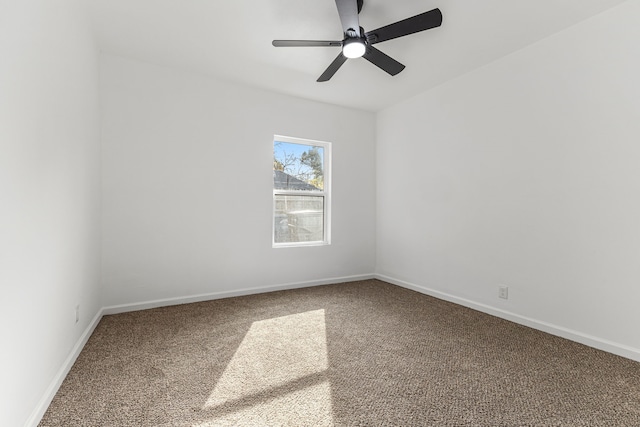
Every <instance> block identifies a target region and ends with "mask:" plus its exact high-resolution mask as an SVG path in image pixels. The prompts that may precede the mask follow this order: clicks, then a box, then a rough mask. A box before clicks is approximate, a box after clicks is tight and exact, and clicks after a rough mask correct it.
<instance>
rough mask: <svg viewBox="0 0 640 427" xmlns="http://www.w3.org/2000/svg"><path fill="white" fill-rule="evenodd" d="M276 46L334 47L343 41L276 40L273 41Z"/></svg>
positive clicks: (340, 44)
mask: <svg viewBox="0 0 640 427" xmlns="http://www.w3.org/2000/svg"><path fill="white" fill-rule="evenodd" d="M271 44H273V45H274V46H275V47H314V46H319V47H325V46H327V47H332V46H337V47H340V46H342V42H341V41H330V40H274V41H273V42H271Z"/></svg>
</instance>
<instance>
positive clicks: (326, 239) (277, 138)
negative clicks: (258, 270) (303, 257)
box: [271, 135, 331, 248]
mask: <svg viewBox="0 0 640 427" xmlns="http://www.w3.org/2000/svg"><path fill="white" fill-rule="evenodd" d="M276 142H286V143H290V144H299V145H309V146H316V147H322V149H323V150H324V156H323V157H324V164H323V171H322V173H323V181H324V182H323V184H324V185H323V190H322V191H296V190H277V189H275V188H273V175H272V177H271V188H273V205H272V207H271V244H272V247H273V248H291V247H304V246H326V245H330V244H331V143H330V142H325V141H316V140H313V139H304V138H295V137H291V136H283V135H274V136H273V141H272V142H271V144H272V146H273V144H275V143H276ZM271 156H272V159H271V161H272V163H273V153H272V155H271ZM279 195H284V196H312V197H323V198H324V203H323V232H324V236H323V240H316V241H311V242H284V243H276V241H275V236H276V230H275V220H276V196H279Z"/></svg>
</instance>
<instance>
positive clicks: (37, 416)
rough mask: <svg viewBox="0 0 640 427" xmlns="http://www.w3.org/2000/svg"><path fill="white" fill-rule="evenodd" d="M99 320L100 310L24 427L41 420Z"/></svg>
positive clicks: (32, 426)
mask: <svg viewBox="0 0 640 427" xmlns="http://www.w3.org/2000/svg"><path fill="white" fill-rule="evenodd" d="M100 319H102V310H98V312H97V313H96V315H95V316H94V317H93V319H92V320H91V322H90V323H89V325H88V326H87V328H86V329H85V330H84V332H83V333H82V335H81V336H80V338H79V339H78V342H76V345H75V346H74V347H73V349H72V350H71V353H69V356H67V359H66V360H65V361H64V363H63V364H62V366H61V367H60V369H59V370H58V373H57V374H56V376H55V377H53V381H51V384H49V387H48V388H47V390H46V391H45V392H44V395H43V396H42V398H41V399H40V402H38V405H37V406H36V408H35V409H34V411H33V412H32V413H31V416H30V417H29V418H28V419H27V422H26V423H25V424H24V425H25V427H37V425H38V423H39V422H40V420H41V419H42V416H43V415H44V413H45V412H46V411H47V408H48V407H49V405H50V404H51V401H52V400H53V398H54V396H55V395H56V393H57V392H58V389H59V388H60V386H61V385H62V382H63V381H64V379H65V378H66V376H67V374H68V373H69V371H70V370H71V367H72V366H73V364H74V363H75V362H76V359H77V358H78V356H79V355H80V352H81V351H82V349H83V348H84V346H85V344H86V343H87V341H88V340H89V337H91V334H93V331H94V330H95V329H96V326H98V323H100Z"/></svg>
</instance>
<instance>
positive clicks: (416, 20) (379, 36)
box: [272, 0, 442, 82]
mask: <svg viewBox="0 0 640 427" xmlns="http://www.w3.org/2000/svg"><path fill="white" fill-rule="evenodd" d="M362 3H363V0H336V6H338V15H340V22H341V23H342V29H343V31H344V39H342V40H341V41H324V40H274V41H273V43H272V44H273V45H274V46H275V47H307V46H312V47H332V46H336V47H342V52H340V54H338V56H337V57H336V59H334V60H333V62H332V63H331V65H329V67H328V68H327V69H326V70H325V72H324V73H322V75H321V76H320V77H319V78H318V81H319V82H326V81H328V80H329V79H330V78H331V77H333V75H334V74H335V73H336V71H338V69H339V68H340V67H341V66H342V64H344V63H345V62H346V61H347V59H349V58H360V57H364V59H366V60H367V61H369V62H371V63H372V64H373V65H375V66H377V67H379V68H381V69H382V70H384V71H386V72H387V73H389V74H391V75H392V76H395V75H396V74H398V73H399V72H400V71H402V70H404V65H402V64H401V63H399V62H398V61H396V60H395V59H393V58H391V57H390V56H388V55H386V54H384V53H382V52H381V51H379V50H378V49H376V48H375V47H373V45H374V44H376V43H380V42H384V41H387V40H391V39H395V38H398V37H403V36H407V35H409V34H414V33H418V32H420V31H424V30H429V29H431V28H436V27H439V26H440V25H442V13H441V12H440V9H433V10H430V11H428V12H424V13H421V14H419V15H416V16H412V17H411V18H407V19H403V20H402V21H398V22H395V23H393V24H389V25H386V26H384V27H380V28H378V29H377V30H373V31H369V32H366V33H365V32H364V29H363V28H362V27H361V26H360V21H359V19H358V14H359V13H360V11H361V10H362Z"/></svg>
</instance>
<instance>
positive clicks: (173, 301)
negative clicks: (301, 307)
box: [102, 274, 375, 315]
mask: <svg viewBox="0 0 640 427" xmlns="http://www.w3.org/2000/svg"><path fill="white" fill-rule="evenodd" d="M374 277H375V276H374V275H373V274H359V275H355V276H343V277H331V278H328V279H321V280H310V281H306V282H295V283H286V284H283V285H272V286H264V287H258V288H243V289H235V290H233V291H222V292H213V293H209V294H199V295H191V296H184V297H176V298H165V299H158V300H153V301H144V302H137V303H133V304H122V305H113V306H109V307H105V308H103V309H102V312H103V314H104V315H108V314H119V313H127V312H130V311H138V310H148V309H150V308H157V307H168V306H171V305H179V304H189V303H193V302H202V301H211V300H216V299H222V298H231V297H239V296H244V295H254V294H261V293H266V292H275V291H284V290H287V289H300V288H308V287H311V286H320V285H330V284H334V283H344V282H355V281H358V280H369V279H373V278H374Z"/></svg>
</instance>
